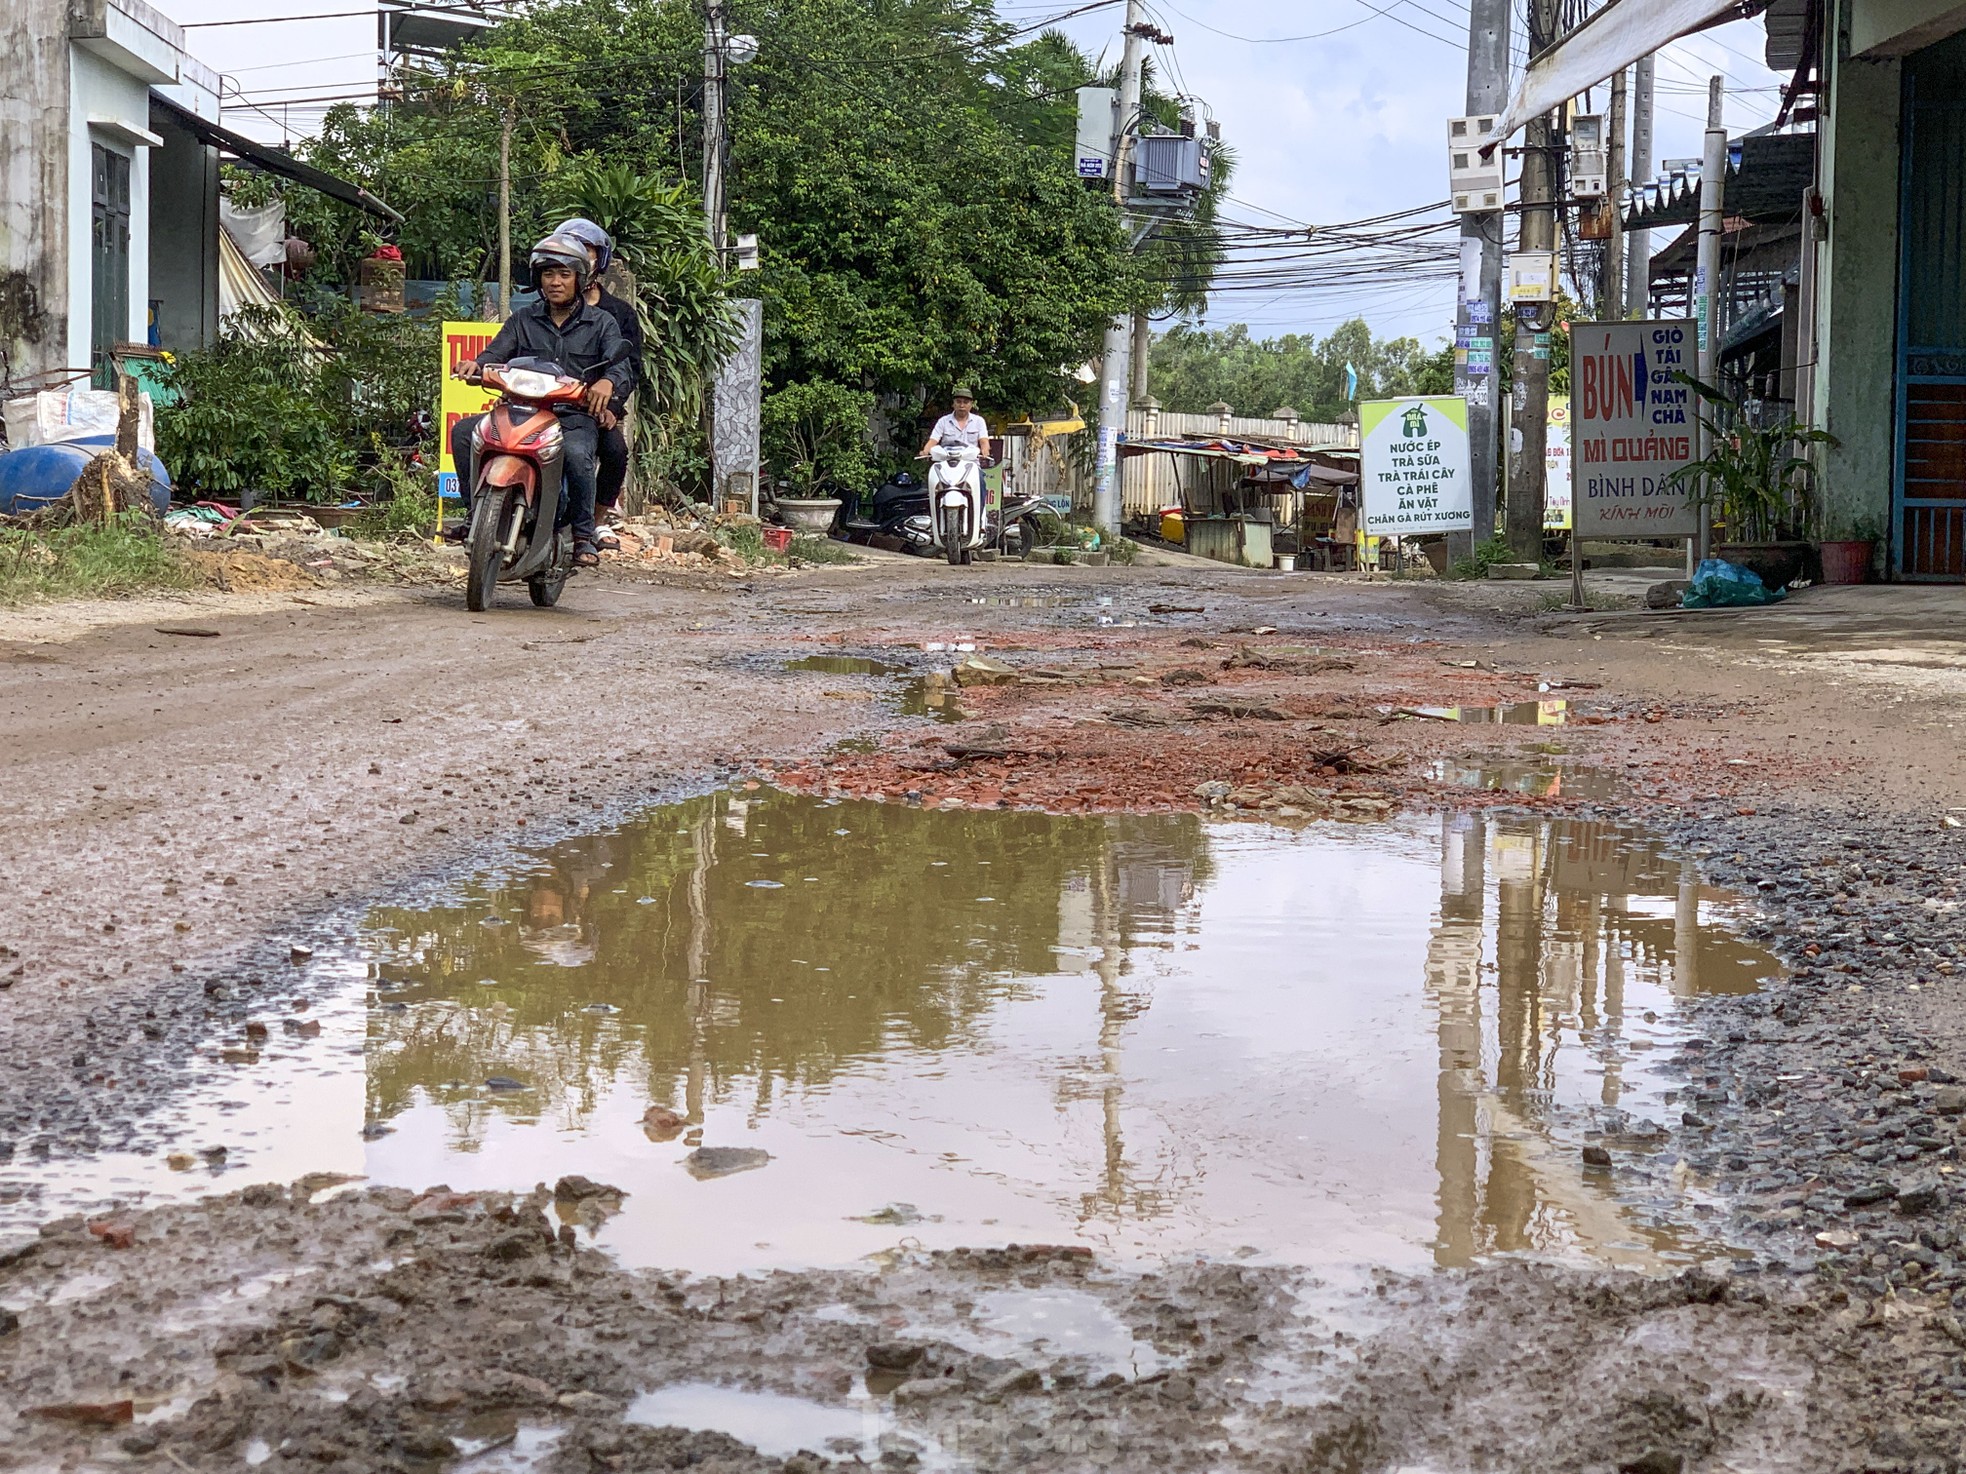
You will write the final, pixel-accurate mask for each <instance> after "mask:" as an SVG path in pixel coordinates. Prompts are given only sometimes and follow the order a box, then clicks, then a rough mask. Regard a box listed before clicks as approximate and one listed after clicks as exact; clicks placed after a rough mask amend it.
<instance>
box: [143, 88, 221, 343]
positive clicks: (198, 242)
mask: <svg viewBox="0 0 1966 1474" xmlns="http://www.w3.org/2000/svg"><path fill="white" fill-rule="evenodd" d="M151 119H152V123H153V126H154V130H155V132H156V133H157V136H158V137H160V138H162V139H163V140H164V146H163V147H162V148H158V149H152V150H151V151H150V204H151V211H150V295H151V296H152V297H153V298H155V299H156V301H157V304H158V307H157V341H158V345H159V346H160V347H163V348H168V349H170V350H172V351H173V352H183V351H185V350H187V349H192V348H204V347H208V346H209V345H210V344H211V341H212V339H213V338H214V337H215V336H216V335H217V333H218V150H217V149H214V148H209V147H207V146H206V145H205V144H203V143H200V142H199V141H198V140H197V139H196V138H194V137H193V136H192V135H191V134H190V133H189V132H188V131H187V130H186V129H185V128H183V127H182V126H181V125H180V124H178V123H177V122H175V121H174V120H173V119H172V118H171V117H170V115H169V114H167V113H165V112H164V110H163V109H162V108H158V109H157V110H156V111H155V112H154V113H152V115H151Z"/></svg>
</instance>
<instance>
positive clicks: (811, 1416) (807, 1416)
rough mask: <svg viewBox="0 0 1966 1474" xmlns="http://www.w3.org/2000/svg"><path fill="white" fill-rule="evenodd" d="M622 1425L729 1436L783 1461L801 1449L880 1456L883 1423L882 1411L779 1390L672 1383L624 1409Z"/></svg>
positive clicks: (866, 1457)
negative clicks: (759, 1390) (836, 1404)
mask: <svg viewBox="0 0 1966 1474" xmlns="http://www.w3.org/2000/svg"><path fill="white" fill-rule="evenodd" d="M626 1421H628V1422H630V1423H639V1424H641V1425H642V1426H644V1427H649V1428H688V1429H691V1430H693V1431H696V1432H702V1433H728V1434H729V1435H730V1436H731V1437H732V1438H736V1439H740V1440H742V1441H743V1442H745V1443H748V1444H750V1445H751V1446H752V1447H753V1448H755V1449H756V1450H757V1451H758V1452H759V1453H761V1454H763V1455H765V1456H766V1457H767V1458H774V1459H782V1458H787V1457H789V1456H790V1455H792V1454H795V1453H797V1452H799V1450H801V1449H807V1450H810V1451H811V1452H813V1453H833V1454H854V1455H857V1456H859V1457H860V1458H861V1459H863V1460H866V1461H868V1462H872V1461H873V1460H874V1459H876V1458H878V1457H879V1446H880V1437H881V1433H882V1431H883V1426H884V1424H885V1422H886V1417H885V1415H884V1407H883V1405H881V1404H877V1403H874V1402H872V1401H868V1402H866V1403H864V1405H863V1406H861V1407H857V1408H856V1407H828V1406H827V1405H826V1404H825V1403H823V1402H813V1401H810V1400H809V1399H807V1398H803V1397H788V1396H786V1395H785V1394H784V1393H780V1392H746V1391H744V1390H743V1389H742V1388H738V1387H722V1386H719V1385H718V1384H717V1383H715V1382H676V1383H672V1384H671V1385H669V1386H667V1387H658V1388H656V1389H655V1391H653V1392H644V1393H643V1394H642V1395H641V1396H639V1397H637V1398H636V1399H635V1400H634V1401H633V1402H632V1403H630V1404H629V1405H628V1412H627V1414H626Z"/></svg>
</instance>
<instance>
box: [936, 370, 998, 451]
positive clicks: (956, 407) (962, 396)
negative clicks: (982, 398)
mask: <svg viewBox="0 0 1966 1474" xmlns="http://www.w3.org/2000/svg"><path fill="white" fill-rule="evenodd" d="M975 408H976V396H975V395H974V394H972V393H970V392H969V389H968V387H967V386H966V385H962V384H958V385H957V386H956V388H955V392H954V393H952V394H951V395H950V396H949V413H948V414H946V415H944V416H943V417H942V418H941V419H939V420H937V421H936V422H935V428H934V429H933V430H931V431H929V432H928V439H926V440H924V441H923V442H922V454H923V455H924V456H926V455H927V454H928V453H929V452H930V451H932V450H934V449H935V447H936V446H938V445H940V444H942V443H943V441H944V440H945V439H948V440H954V441H957V442H959V443H960V444H963V445H973V446H975V447H976V454H977V457H978V459H979V460H981V461H982V463H983V464H984V465H986V466H987V465H989V464H990V427H989V426H988V425H986V424H984V423H983V416H981V415H979V414H975V413H973V411H974V410H975Z"/></svg>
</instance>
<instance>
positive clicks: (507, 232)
mask: <svg viewBox="0 0 1966 1474" xmlns="http://www.w3.org/2000/svg"><path fill="white" fill-rule="evenodd" d="M511 315H512V103H511V101H510V100H509V99H508V100H507V101H506V104H505V116H504V118H503V119H502V120H501V121H500V123H499V125H498V317H499V321H500V322H503V321H504V320H505V319H506V318H508V317H510V316H511Z"/></svg>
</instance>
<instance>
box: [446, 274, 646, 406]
mask: <svg viewBox="0 0 1966 1474" xmlns="http://www.w3.org/2000/svg"><path fill="white" fill-rule="evenodd" d="M526 357H532V358H546V359H551V360H552V361H553V362H554V363H557V364H558V365H559V366H560V369H561V372H563V373H565V374H568V375H570V376H571V377H573V378H576V379H579V380H581V381H582V382H583V383H587V384H592V383H594V382H595V381H596V380H599V379H606V380H608V381H609V382H610V383H612V384H613V385H614V386H615V388H616V389H618V390H620V391H621V392H623V393H626V392H627V390H626V387H625V386H626V385H628V383H629V382H630V381H629V378H628V345H627V344H626V343H625V342H623V341H622V337H621V329H620V328H619V327H617V326H616V325H615V321H614V318H613V317H612V316H611V315H609V314H608V313H606V312H603V311H602V310H601V309H600V308H598V307H591V306H589V305H588V304H587V303H585V302H577V303H575V304H574V310H573V312H572V313H570V314H569V315H568V317H567V320H566V321H565V322H564V323H557V324H556V323H555V322H554V321H553V315H552V313H551V312H550V311H549V310H548V308H547V306H546V303H545V301H544V300H541V301H538V302H530V303H527V304H526V305H525V306H524V307H521V308H520V309H519V310H518V311H517V312H515V313H513V314H512V315H511V316H510V317H508V318H506V319H505V326H504V327H502V328H500V329H499V330H498V336H497V337H495V338H493V339H492V340H491V342H490V343H489V344H487V345H486V347H485V351H484V352H483V353H481V354H480V355H479V356H478V362H480V363H510V362H511V361H512V360H513V359H515V358H526ZM561 408H562V410H568V409H571V408H572V407H571V406H561Z"/></svg>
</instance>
